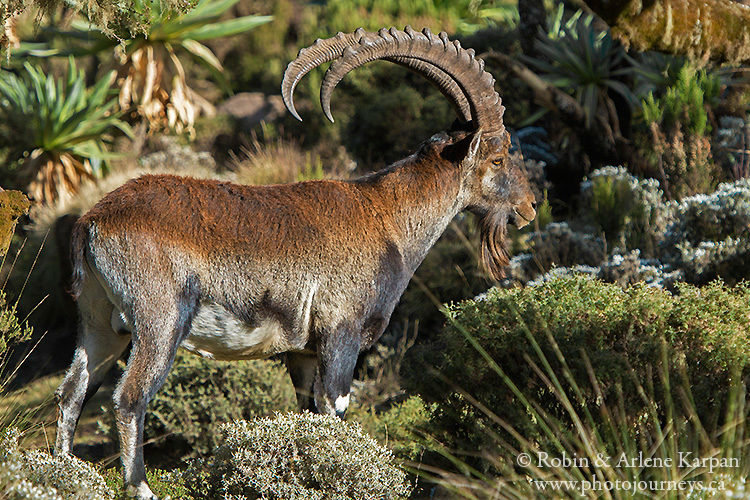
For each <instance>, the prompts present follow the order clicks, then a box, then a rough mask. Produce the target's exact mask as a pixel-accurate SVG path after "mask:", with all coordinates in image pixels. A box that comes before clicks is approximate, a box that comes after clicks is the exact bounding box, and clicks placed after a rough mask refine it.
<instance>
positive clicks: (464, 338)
mask: <svg viewBox="0 0 750 500" xmlns="http://www.w3.org/2000/svg"><path fill="white" fill-rule="evenodd" d="M679 291H680V293H679V295H676V296H673V295H671V294H670V293H669V292H665V291H663V290H659V289H655V288H649V287H646V286H642V285H637V286H633V287H629V288H626V289H624V290H623V289H622V288H621V287H619V286H617V285H610V284H604V283H601V282H599V281H597V280H592V279H589V278H585V277H570V278H562V279H556V280H555V279H553V280H551V281H548V282H545V283H542V284H540V285H538V286H535V287H530V288H526V289H522V290H519V289H516V290H500V289H492V290H490V291H489V292H488V293H487V294H486V295H484V296H482V297H481V298H478V299H475V300H471V301H466V302H462V303H460V304H456V305H453V306H451V307H450V308H449V309H448V325H447V327H446V329H445V330H444V331H443V333H442V334H441V335H440V337H439V339H437V341H436V345H435V349H434V353H435V354H434V357H433V358H432V359H430V360H429V362H430V363H431V364H432V363H434V366H435V367H436V371H434V372H431V373H432V375H431V376H430V377H425V378H423V379H421V380H415V381H413V383H415V385H416V387H417V389H418V390H419V391H420V392H421V393H422V394H423V395H424V397H425V398H426V399H427V400H428V401H432V402H434V405H435V407H434V410H433V412H432V418H431V425H432V427H431V428H432V429H433V431H434V432H435V433H436V434H437V436H438V437H439V438H440V439H441V440H443V442H445V443H446V444H447V445H449V446H452V447H458V448H459V449H462V450H466V451H469V450H477V449H479V450H481V449H483V448H484V445H485V444H487V435H488V433H490V434H495V433H496V434H497V435H498V436H500V437H501V438H502V439H506V440H507V439H508V438H509V436H508V434H507V433H508V432H509V428H512V429H513V430H514V431H513V432H518V433H520V434H521V435H522V436H523V437H524V438H525V439H527V440H528V441H529V442H538V443H541V446H549V445H550V444H549V443H550V442H549V439H550V437H551V436H550V435H549V434H548V433H547V431H546V430H545V427H544V426H543V425H541V423H540V421H539V419H538V418H537V417H535V416H534V414H529V411H530V410H529V408H528V403H527V399H529V398H532V397H533V401H534V409H535V411H536V413H537V414H540V415H544V416H548V417H549V418H551V419H554V421H555V422H556V425H557V426H558V427H559V431H560V432H565V433H567V432H573V431H574V429H575V425H576V423H575V416H573V415H570V412H569V411H568V408H567V407H566V405H567V403H565V404H563V402H561V400H560V397H561V395H562V394H568V395H571V399H570V403H569V404H570V406H571V407H572V408H573V409H574V410H575V412H576V414H579V415H586V416H588V415H600V408H601V407H602V405H607V406H608V407H610V408H618V412H620V415H619V416H620V417H621V419H622V422H623V425H627V424H626V422H628V423H629V422H636V421H638V419H639V417H640V416H641V415H648V414H649V413H650V412H656V413H655V414H654V417H656V416H657V415H658V417H659V421H662V420H661V419H662V418H664V417H665V414H664V413H663V412H665V411H668V412H674V416H676V415H677V414H678V413H679V414H680V415H681V418H684V419H689V418H690V417H691V414H690V413H689V412H688V413H686V414H683V413H682V411H683V410H682V408H674V409H668V408H664V407H663V406H658V405H657V406H658V408H657V407H653V408H652V407H651V406H650V405H651V404H652V403H651V402H653V401H663V400H664V399H665V398H672V399H674V400H679V399H680V398H681V396H680V394H679V391H680V390H681V389H680V387H681V386H678V385H676V384H675V385H674V386H672V385H670V384H669V382H668V380H680V377H682V376H683V373H682V372H684V376H685V377H686V379H687V380H689V381H690V387H691V391H692V398H693V399H692V401H693V402H692V405H693V407H694V411H695V414H696V417H697V418H699V419H700V421H701V422H702V425H703V426H704V427H705V428H706V430H707V432H709V433H711V432H713V431H715V430H718V429H720V428H721V426H722V425H724V424H726V422H725V421H724V420H723V416H724V415H726V413H725V412H726V409H727V408H726V407H725V405H726V402H727V398H728V395H729V392H730V389H731V386H732V380H734V379H735V378H736V377H737V376H744V375H741V374H744V373H745V371H746V367H747V365H748V363H747V362H748V359H747V352H748V349H747V347H748V343H749V342H750V337H748V334H747V331H748V330H747V327H748V316H747V300H748V298H750V288H748V286H747V285H739V286H737V287H734V288H729V287H727V286H726V285H724V284H722V283H720V282H714V283H712V284H710V285H708V286H706V287H703V288H696V287H692V286H689V285H679ZM663 349H664V350H665V351H663ZM542 355H543V356H544V359H545V361H540V360H539V358H540V357H541V356H542ZM534 360H535V361H534ZM664 360H668V361H664ZM532 361H533V362H532ZM540 362H541V363H544V364H539V363H540ZM547 363H548V364H549V366H546V364H547ZM546 370H552V371H554V373H557V374H564V377H562V378H561V379H560V381H559V384H560V385H559V387H558V386H554V385H551V384H550V383H548V382H545V381H546V379H545V378H544V376H542V375H541V374H543V373H545V372H546ZM660 370H663V371H664V377H666V379H664V378H661V379H660V378H659V377H657V374H658V373H659V371H660ZM592 374H595V376H596V381H594V380H592V379H591V376H592ZM637 381H641V382H640V384H644V383H645V384H649V385H648V389H647V393H646V394H645V395H644V394H642V393H641V385H640V384H638V383H636V382H637ZM643 381H647V382H643ZM511 383H512V385H511ZM446 384H449V386H450V387H451V389H450V390H449V391H448V394H446ZM574 384H575V385H574ZM514 387H515V388H517V389H514ZM532 395H533V396H532ZM484 409H489V411H491V412H492V415H488V414H487V413H486V410H484ZM666 416H669V415H666ZM512 434H513V433H512V432H511V435H512Z"/></svg>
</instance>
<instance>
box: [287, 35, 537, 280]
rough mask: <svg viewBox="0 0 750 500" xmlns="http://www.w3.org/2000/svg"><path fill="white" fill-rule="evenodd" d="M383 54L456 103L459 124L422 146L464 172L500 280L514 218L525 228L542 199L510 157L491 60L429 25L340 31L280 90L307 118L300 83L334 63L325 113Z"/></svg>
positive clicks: (486, 255) (466, 193) (298, 63)
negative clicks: (351, 78)
mask: <svg viewBox="0 0 750 500" xmlns="http://www.w3.org/2000/svg"><path fill="white" fill-rule="evenodd" d="M376 59H385V60H387V61H391V62H394V63H396V64H399V65H402V66H405V67H407V68H409V69H411V70H413V71H415V72H417V73H419V74H421V75H423V76H424V77H426V78H427V79H428V80H430V81H431V82H432V83H433V84H435V85H436V86H437V87H438V89H439V90H440V91H441V92H442V93H443V95H445V96H446V97H447V98H448V99H449V100H450V101H451V103H452V104H453V106H454V107H455V109H456V111H457V113H458V115H459V119H460V121H459V123H458V124H457V125H456V126H454V128H453V129H452V130H451V131H450V132H449V133H447V134H441V135H438V136H435V137H434V138H433V140H432V141H430V142H429V144H428V146H427V147H425V148H423V150H422V151H421V153H422V154H424V155H428V156H429V155H430V154H434V155H436V157H439V159H440V161H449V162H451V163H453V164H454V165H455V166H456V167H458V168H460V170H461V172H462V178H463V185H462V190H461V191H462V192H461V196H462V197H463V198H464V202H465V208H467V209H469V210H470V211H472V212H474V213H475V214H477V215H478V216H479V217H480V222H479V226H480V229H481V239H482V246H481V261H482V264H483V265H484V266H485V268H486V269H487V271H488V272H489V273H490V274H491V275H492V276H493V277H495V278H496V279H497V278H500V277H502V276H503V271H502V268H503V266H505V265H507V264H508V261H509V258H508V251H507V246H506V243H505V240H506V238H505V234H506V225H507V222H508V221H510V222H512V223H514V224H515V225H516V226H518V227H523V226H525V225H526V224H528V223H529V222H530V221H532V220H533V219H534V217H535V216H536V212H535V205H536V204H535V201H534V195H533V193H532V191H531V189H530V187H529V184H528V181H527V180H526V177H525V176H524V175H523V174H522V173H521V171H520V169H519V168H518V166H516V165H514V164H513V163H512V162H511V161H510V158H509V155H508V149H509V146H510V137H509V134H508V132H507V130H506V129H505V126H504V125H503V113H504V111H505V108H504V107H503V105H502V103H501V100H500V96H499V95H498V93H497V92H496V91H495V87H494V86H495V80H494V78H493V77H492V75H490V74H489V73H488V72H486V71H484V61H482V60H481V59H478V58H476V57H475V55H474V50H472V49H464V48H462V47H461V45H460V43H459V42H458V41H450V40H449V39H448V35H447V34H446V33H445V32H441V33H440V34H439V35H437V36H436V35H434V34H432V33H431V32H430V30H429V29H427V28H425V29H424V30H422V32H416V31H414V30H413V29H412V28H411V27H409V26H407V27H406V28H405V29H404V30H403V31H401V30H397V29H395V28H391V29H385V28H383V29H381V30H380V31H378V32H377V33H372V32H367V31H365V30H363V29H362V28H360V29H358V30H356V31H355V32H354V33H352V34H344V33H338V34H337V35H336V36H335V37H332V38H329V39H326V40H320V39H319V40H316V41H315V43H314V44H313V45H312V46H310V47H308V48H305V49H302V50H301V51H300V53H299V55H298V56H297V58H296V59H295V60H294V61H292V62H291V63H290V64H289V66H288V67H287V69H286V73H285V74H284V80H283V82H282V86H281V91H282V97H283V98H284V103H285V104H286V106H287V108H288V109H289V111H290V112H291V113H292V114H293V115H294V116H295V117H296V118H298V119H300V120H301V118H300V116H299V114H298V113H297V111H296V109H295V107H294V100H293V93H294V89H295V87H296V86H297V83H299V81H300V80H301V79H302V77H304V76H305V75H306V74H307V73H308V72H310V71H311V70H312V69H313V68H315V67H317V66H319V65H320V64H323V63H326V62H330V61H333V63H332V64H331V66H330V68H328V71H327V72H326V75H325V78H324V79H323V83H322V85H321V92H320V100H321V104H322V106H323V112H324V113H325V115H326V117H328V119H329V120H331V121H333V117H332V116H331V95H332V93H333V90H334V88H335V87H336V85H337V84H338V83H339V82H340V81H341V79H342V78H343V77H344V76H345V75H346V74H347V73H348V72H349V71H351V70H353V69H355V68H357V67H359V66H362V65H363V64H366V63H368V62H370V61H374V60H376Z"/></svg>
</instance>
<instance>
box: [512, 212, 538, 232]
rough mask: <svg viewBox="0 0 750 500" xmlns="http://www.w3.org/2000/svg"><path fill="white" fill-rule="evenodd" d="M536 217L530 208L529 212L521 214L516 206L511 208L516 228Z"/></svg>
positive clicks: (526, 224)
mask: <svg viewBox="0 0 750 500" xmlns="http://www.w3.org/2000/svg"><path fill="white" fill-rule="evenodd" d="M535 217H536V211H535V210H534V209H533V208H532V209H531V213H530V214H525V215H524V214H522V213H521V212H519V211H518V209H517V208H514V209H513V225H514V226H516V227H517V228H518V229H521V228H524V227H526V226H528V225H529V223H530V222H531V221H533V220H534V218H535Z"/></svg>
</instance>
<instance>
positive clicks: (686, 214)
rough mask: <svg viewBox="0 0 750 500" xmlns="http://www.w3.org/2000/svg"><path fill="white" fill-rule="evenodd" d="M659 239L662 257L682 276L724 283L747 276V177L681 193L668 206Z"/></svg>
mask: <svg viewBox="0 0 750 500" xmlns="http://www.w3.org/2000/svg"><path fill="white" fill-rule="evenodd" d="M674 213H675V216H674V222H673V223H672V224H671V225H670V226H669V227H668V230H667V232H666V234H665V238H664V245H663V246H664V248H663V253H664V257H663V260H664V261H665V262H668V263H670V264H671V265H672V266H673V267H675V268H680V269H684V271H685V275H686V276H685V277H686V279H687V280H689V281H691V282H696V283H705V282H707V281H709V280H711V279H714V278H716V277H720V278H722V279H723V280H725V281H727V282H729V283H736V282H737V281H739V280H741V279H748V278H750V267H749V266H748V264H747V263H748V262H750V244H748V239H747V235H748V228H749V227H750V181H749V180H748V179H741V180H739V181H736V182H731V183H725V184H721V185H719V187H718V189H717V190H716V191H715V192H713V193H711V194H709V195H695V196H691V197H688V198H685V199H683V200H682V202H680V203H679V204H676V205H675V207H674Z"/></svg>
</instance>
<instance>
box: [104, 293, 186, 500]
mask: <svg viewBox="0 0 750 500" xmlns="http://www.w3.org/2000/svg"><path fill="white" fill-rule="evenodd" d="M183 299H184V300H182V301H178V302H175V303H172V304H166V303H162V305H161V306H160V305H159V304H158V303H153V302H151V303H149V304H148V310H147V311H141V312H140V313H139V312H138V307H136V308H135V309H136V310H135V313H134V319H135V322H134V324H135V333H134V334H133V348H132V350H131V353H130V359H129V360H128V366H127V369H126V370H125V373H124V374H123V376H122V379H121V380H120V382H119V384H118V386H117V389H116V390H115V394H114V403H115V417H116V422H117V430H118V433H119V435H120V456H121V459H122V464H123V469H124V480H125V486H126V488H127V491H128V494H129V495H131V496H134V497H136V498H137V499H139V500H144V499H148V500H152V499H156V498H157V497H156V495H154V494H153V493H152V492H151V489H150V488H149V486H148V483H147V481H146V469H145V465H144V462H143V423H144V419H145V416H146V407H147V406H148V403H149V402H150V401H151V398H153V396H154V394H156V391H158V390H159V388H160V387H161V386H162V384H163V383H164V380H165V379H166V378H167V374H168V373H169V369H170V368H171V367H172V363H173V362H174V357H175V353H176V351H177V347H178V346H179V344H180V342H181V341H182V339H183V338H184V337H185V335H186V334H187V332H188V331H189V329H190V323H191V321H192V318H193V315H194V314H195V311H196V309H197V298H196V297H195V296H186V297H183Z"/></svg>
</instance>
